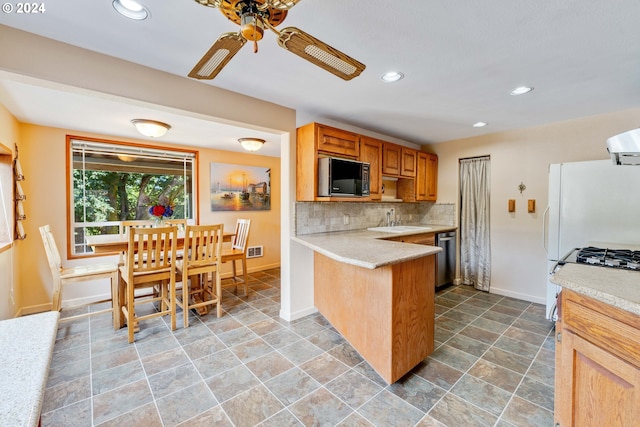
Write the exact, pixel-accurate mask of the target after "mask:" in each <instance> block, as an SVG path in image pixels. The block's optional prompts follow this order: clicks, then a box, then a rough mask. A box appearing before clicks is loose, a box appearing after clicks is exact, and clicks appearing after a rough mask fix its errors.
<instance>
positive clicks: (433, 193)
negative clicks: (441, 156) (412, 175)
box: [425, 154, 438, 202]
mask: <svg viewBox="0 0 640 427" xmlns="http://www.w3.org/2000/svg"><path fill="white" fill-rule="evenodd" d="M426 176H427V178H426V179H427V191H426V199H425V200H430V201H433V202H435V201H436V200H437V198H438V156H436V155H435V154H427V171H426Z"/></svg>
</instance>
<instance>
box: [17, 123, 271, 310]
mask: <svg viewBox="0 0 640 427" xmlns="http://www.w3.org/2000/svg"><path fill="white" fill-rule="evenodd" d="M20 129H21V130H20V133H21V141H22V143H21V145H20V157H21V159H22V165H23V171H24V174H25V176H26V177H27V179H26V180H25V181H24V185H23V189H24V191H25V193H26V194H27V195H28V203H26V204H25V213H26V215H27V218H28V221H25V231H26V232H27V235H28V236H29V238H27V239H26V240H24V241H22V242H18V245H17V257H18V259H19V260H20V263H19V267H18V270H19V274H20V277H21V278H22V280H21V281H20V282H19V283H18V285H19V287H20V288H21V289H22V290H23V292H22V294H23V298H22V303H21V308H22V314H28V313H33V312H39V311H43V310H48V306H49V304H50V301H51V295H52V279H51V272H50V271H49V268H48V264H47V262H46V257H45V252H44V249H43V246H42V240H41V238H40V234H39V231H38V227H40V226H41V225H44V224H49V225H50V226H51V228H52V231H53V233H54V236H55V238H56V243H57V246H58V249H59V251H60V253H61V255H62V258H63V264H65V265H70V266H71V265H80V264H86V263H91V262H104V261H105V259H104V258H103V257H100V258H97V259H96V258H93V259H82V260H71V261H69V260H68V259H67V257H68V254H67V252H66V247H67V228H66V227H67V224H66V197H67V195H66V190H65V188H66V163H65V144H66V135H67V134H71V135H77V136H90V137H96V138H103V139H111V140H114V138H109V137H106V136H104V135H96V134H87V133H84V132H78V131H73V130H67V129H58V128H50V127H44V126H37V125H30V124H22V125H21V126H20ZM117 140H118V141H128V142H138V143H145V144H148V141H136V140H129V139H122V138H120V139H117ZM154 143H156V142H155V141H154ZM157 145H163V144H159V143H157ZM182 148H188V147H182ZM198 151H199V162H198V178H199V186H198V188H199V201H200V202H199V204H198V216H199V222H200V223H201V224H206V223H223V224H224V226H225V228H226V229H229V230H233V228H234V227H235V221H236V219H237V218H238V217H244V218H249V219H251V220H252V228H251V235H250V240H249V243H250V245H251V246H254V245H263V246H264V257H261V258H255V259H251V260H249V262H248V269H249V271H257V270H262V269H267V268H271V267H277V266H279V265H280V240H279V237H280V204H279V202H280V159H278V158H274V157H265V156H259V155H255V154H244V153H231V152H225V151H218V150H207V149H204V150H198ZM214 161H215V162H222V163H237V164H243V165H250V166H266V167H270V168H271V170H272V175H271V180H272V192H273V204H272V208H271V210H270V211H259V212H242V213H238V212H211V208H210V205H209V203H208V200H209V164H210V163H211V162H214ZM115 260H116V259H115V258H114V257H112V258H111V261H115ZM230 268H231V266H230V265H227V266H225V269H224V270H223V271H224V272H228V271H230ZM108 293H109V288H108V283H107V282H106V281H104V283H95V284H94V285H92V286H89V287H86V286H78V287H76V288H70V289H68V290H67V293H66V294H65V295H64V299H65V300H67V301H68V300H79V299H83V298H87V297H88V296H90V295H102V294H107V295H108Z"/></svg>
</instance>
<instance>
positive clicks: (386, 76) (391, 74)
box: [380, 71, 404, 83]
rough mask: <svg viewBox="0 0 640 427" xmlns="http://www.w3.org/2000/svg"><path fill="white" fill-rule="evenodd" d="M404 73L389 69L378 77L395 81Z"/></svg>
mask: <svg viewBox="0 0 640 427" xmlns="http://www.w3.org/2000/svg"><path fill="white" fill-rule="evenodd" d="M403 77H404V74H402V73H399V72H397V71H389V72H388V73H384V74H383V75H382V76H380V78H381V79H382V81H383V82H387V83H391V82H397V81H398V80H402V78H403Z"/></svg>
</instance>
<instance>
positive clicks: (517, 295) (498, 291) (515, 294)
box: [489, 286, 547, 305]
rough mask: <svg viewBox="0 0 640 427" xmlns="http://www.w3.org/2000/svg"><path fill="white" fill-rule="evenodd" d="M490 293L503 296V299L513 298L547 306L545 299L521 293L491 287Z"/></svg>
mask: <svg viewBox="0 0 640 427" xmlns="http://www.w3.org/2000/svg"><path fill="white" fill-rule="evenodd" d="M489 293H492V294H496V295H502V296H503V297H511V298H516V299H520V300H524V301H529V302H533V303H536V304H542V305H546V303H547V301H546V300H545V298H544V297H536V296H533V295H529V294H522V293H519V292H513V291H511V290H508V289H500V288H496V287H493V286H491V288H490V289H489Z"/></svg>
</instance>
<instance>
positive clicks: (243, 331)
mask: <svg viewBox="0 0 640 427" xmlns="http://www.w3.org/2000/svg"><path fill="white" fill-rule="evenodd" d="M279 273H280V272H279V269H273V270H268V271H264V272H258V273H255V274H252V275H251V288H250V294H249V297H246V298H245V297H243V296H242V292H241V291H240V292H239V295H240V296H239V297H238V296H236V295H235V294H234V293H233V292H232V289H231V290H227V291H225V293H224V315H223V316H222V317H221V318H220V319H218V318H216V317H215V315H211V314H209V315H206V316H203V317H199V316H196V315H194V314H193V313H192V314H191V320H190V322H191V327H189V328H188V329H183V328H182V327H181V326H180V325H181V324H182V320H181V315H182V314H180V316H179V317H180V318H179V319H178V325H179V327H178V329H177V330H176V331H174V332H171V330H170V329H169V328H168V327H167V324H166V323H165V322H166V319H161V318H156V319H151V320H149V321H146V322H143V323H142V325H141V332H139V333H137V334H136V342H135V344H128V343H127V338H126V329H122V330H120V331H118V332H114V331H113V329H112V327H111V319H110V317H109V316H93V317H92V318H90V319H83V320H81V321H74V322H64V323H61V324H60V327H59V330H58V337H57V341H56V345H55V352H54V355H53V360H52V362H51V370H50V375H49V379H48V384H47V390H46V393H45V399H44V403H43V408H42V414H43V415H42V425H43V426H64V427H71V426H121V425H126V426H144V427H152V426H176V425H180V426H254V425H260V426H277V427H281V426H303V425H304V426H334V425H335V426H455V427H461V426H498V427H508V426H535V427H540V426H551V425H552V424H553V392H554V388H553V376H554V365H553V363H554V340H553V331H552V329H553V326H552V324H551V323H550V322H548V321H546V320H545V319H544V307H543V306H541V305H538V304H531V303H529V302H524V301H520V300H516V299H512V298H505V297H501V296H497V295H493V294H488V293H483V292H477V291H475V290H473V289H471V288H469V287H464V286H454V287H449V288H447V289H445V290H442V291H440V292H438V293H437V295H436V304H437V305H436V332H435V339H436V350H435V352H434V353H433V354H432V355H431V356H430V357H428V358H427V359H426V360H425V361H424V362H423V363H421V364H420V365H418V366H417V367H416V368H415V369H413V371H412V372H411V373H409V374H407V375H406V376H405V377H404V378H402V379H401V380H400V381H398V382H397V383H395V384H393V385H390V386H389V385H386V384H385V383H384V381H382V379H381V378H380V377H379V376H378V375H377V374H376V373H375V372H374V371H373V370H372V369H371V368H370V367H369V366H368V364H367V363H366V362H365V361H363V359H362V358H361V357H360V356H359V355H358V354H357V353H356V352H355V351H354V349H353V348H352V347H351V346H350V345H349V344H348V343H347V342H346V341H345V340H344V339H343V338H342V337H341V336H340V335H339V334H338V333H336V331H335V330H334V329H333V328H332V327H331V325H330V324H329V323H328V322H327V321H326V320H325V319H324V318H323V317H322V316H321V315H319V314H314V315H310V316H307V317H305V318H302V319H299V320H297V321H294V322H291V323H289V322H286V321H284V320H282V319H280V318H279V317H278V314H279V309H280V304H279V301H280V279H279V277H280V276H279Z"/></svg>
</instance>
